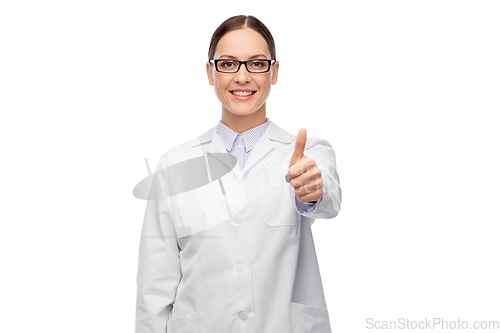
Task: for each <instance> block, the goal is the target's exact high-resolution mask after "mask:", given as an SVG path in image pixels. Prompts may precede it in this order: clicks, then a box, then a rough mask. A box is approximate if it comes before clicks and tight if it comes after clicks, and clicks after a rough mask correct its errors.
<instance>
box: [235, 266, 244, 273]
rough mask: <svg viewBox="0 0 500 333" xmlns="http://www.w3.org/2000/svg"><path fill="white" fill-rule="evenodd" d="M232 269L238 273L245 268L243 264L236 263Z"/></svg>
mask: <svg viewBox="0 0 500 333" xmlns="http://www.w3.org/2000/svg"><path fill="white" fill-rule="evenodd" d="M234 269H235V270H236V271H237V272H238V273H241V272H243V270H244V269H245V266H243V264H238V265H236V266H235V267H234Z"/></svg>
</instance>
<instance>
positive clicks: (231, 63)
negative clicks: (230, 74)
mask: <svg viewBox="0 0 500 333" xmlns="http://www.w3.org/2000/svg"><path fill="white" fill-rule="evenodd" d="M219 66H220V67H222V68H232V67H234V66H236V63H235V62H234V61H231V60H222V61H219Z"/></svg>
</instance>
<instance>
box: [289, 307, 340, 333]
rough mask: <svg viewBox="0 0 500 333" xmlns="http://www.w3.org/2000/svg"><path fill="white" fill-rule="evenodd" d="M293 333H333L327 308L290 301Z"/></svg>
mask: <svg viewBox="0 0 500 333" xmlns="http://www.w3.org/2000/svg"><path fill="white" fill-rule="evenodd" d="M290 326H291V328H292V332H291V333H313V332H314V333H331V332H332V330H331V328H330V318H329V316H328V310H327V309H326V308H317V307H313V306H310V305H305V304H300V303H294V302H290Z"/></svg>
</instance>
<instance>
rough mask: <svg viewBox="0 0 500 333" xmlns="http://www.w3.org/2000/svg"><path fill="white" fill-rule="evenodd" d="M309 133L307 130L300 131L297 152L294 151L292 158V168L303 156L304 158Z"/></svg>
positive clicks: (296, 143)
mask: <svg viewBox="0 0 500 333" xmlns="http://www.w3.org/2000/svg"><path fill="white" fill-rule="evenodd" d="M306 139H307V132H306V129H305V128H301V129H300V130H299V134H297V138H296V140H295V150H294V151H293V155H292V158H291V159H290V166H292V165H294V164H295V163H297V162H298V161H299V160H300V159H301V158H302V156H304V148H305V146H306Z"/></svg>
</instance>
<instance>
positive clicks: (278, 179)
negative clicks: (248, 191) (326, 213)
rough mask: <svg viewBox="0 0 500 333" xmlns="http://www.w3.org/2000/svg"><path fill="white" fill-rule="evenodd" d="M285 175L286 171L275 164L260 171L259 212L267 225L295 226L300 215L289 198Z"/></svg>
mask: <svg viewBox="0 0 500 333" xmlns="http://www.w3.org/2000/svg"><path fill="white" fill-rule="evenodd" d="M285 175H286V171H285V170H283V168H280V167H278V166H276V165H272V166H271V167H267V168H265V169H264V170H262V171H261V173H260V179H259V194H258V195H259V214H260V218H261V220H262V221H264V222H265V223H266V224H267V225H268V226H269V227H287V226H288V227H290V226H296V225H297V224H298V223H299V220H300V217H301V216H300V214H299V213H298V212H297V211H296V210H295V206H294V203H293V202H292V200H291V199H290V192H289V189H288V186H291V185H290V184H289V183H287V182H286V181H285Z"/></svg>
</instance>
